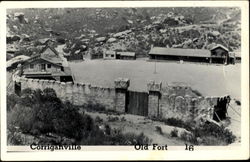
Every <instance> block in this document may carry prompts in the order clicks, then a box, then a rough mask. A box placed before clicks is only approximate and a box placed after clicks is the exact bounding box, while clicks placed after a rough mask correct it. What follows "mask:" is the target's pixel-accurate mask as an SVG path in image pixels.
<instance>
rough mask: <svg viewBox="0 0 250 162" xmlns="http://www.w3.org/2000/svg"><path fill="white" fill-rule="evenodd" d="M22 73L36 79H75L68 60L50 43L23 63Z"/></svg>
mask: <svg viewBox="0 0 250 162" xmlns="http://www.w3.org/2000/svg"><path fill="white" fill-rule="evenodd" d="M21 75H22V76H24V77H26V78H34V79H47V80H57V81H62V82H67V81H73V77H72V74H71V70H70V68H69V66H68V62H67V60H66V59H65V58H64V57H63V56H62V55H60V54H59V53H58V52H57V51H56V50H55V49H54V48H53V47H51V46H49V45H47V46H46V47H45V48H43V49H42V51H41V52H40V53H38V54H36V55H34V56H32V57H31V58H29V59H28V60H26V61H25V62H24V63H23V65H22V67H21Z"/></svg>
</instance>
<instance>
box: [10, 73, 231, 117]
mask: <svg viewBox="0 0 250 162" xmlns="http://www.w3.org/2000/svg"><path fill="white" fill-rule="evenodd" d="M14 78H15V80H14V81H15V82H19V83H21V89H25V88H31V89H41V90H43V89H45V88H53V89H54V90H55V92H56V94H57V96H58V97H59V98H60V99H61V100H62V101H70V102H71V103H73V104H75V105H83V104H88V103H92V104H100V105H102V106H104V107H105V108H106V109H109V110H114V111H117V112H125V111H126V108H125V107H126V101H127V99H126V97H128V96H127V94H128V93H127V91H128V87H129V79H123V78H118V79H117V80H115V81H114V84H115V88H104V87H100V86H93V85H90V84H83V83H72V82H66V83H65V82H59V81H52V80H38V79H27V78H23V77H14ZM147 87H148V116H149V117H156V118H165V119H167V118H177V119H181V120H183V121H189V120H196V119H199V118H206V119H213V118H214V115H215V112H216V111H217V112H220V111H219V109H218V107H220V106H218V101H220V99H221V98H224V99H225V98H226V99H227V98H228V99H229V100H228V101H230V97H229V96H226V97H225V96H223V97H202V96H198V95H197V94H195V93H194V92H193V91H192V89H191V88H190V87H188V86H169V85H167V86H165V87H162V83H156V82H154V81H151V82H149V83H148V85H147ZM139 104H140V103H139ZM225 106H227V105H225ZM225 106H224V107H225ZM217 109H218V110H217ZM223 109H225V110H226V109H227V107H225V108H223ZM223 113H224V110H223ZM225 113H226V111H225ZM225 113H224V114H225ZM142 115H143V114H142ZM219 115H220V114H219Z"/></svg>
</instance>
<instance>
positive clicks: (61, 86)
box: [19, 78, 125, 110]
mask: <svg viewBox="0 0 250 162" xmlns="http://www.w3.org/2000/svg"><path fill="white" fill-rule="evenodd" d="M19 82H21V89H22V90H23V89H25V88H31V89H41V90H43V89H45V88H53V89H54V90H55V92H56V94H57V96H58V98H60V99H61V100H62V101H69V102H71V103H73V104H75V105H83V104H88V103H93V104H101V105H103V106H105V108H106V109H111V110H115V105H117V104H116V103H115V102H116V100H115V98H116V96H119V95H120V94H119V92H116V90H115V88H104V87H98V86H93V85H90V84H82V83H74V84H73V83H72V82H66V83H64V82H59V81H52V80H38V79H27V78H20V79H19ZM119 102H122V101H119ZM123 102H124V103H125V99H124V101H123ZM118 105H119V104H118Z"/></svg>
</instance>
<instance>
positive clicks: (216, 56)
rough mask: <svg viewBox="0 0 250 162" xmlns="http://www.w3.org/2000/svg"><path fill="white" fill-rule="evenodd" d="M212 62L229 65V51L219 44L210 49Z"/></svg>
mask: <svg viewBox="0 0 250 162" xmlns="http://www.w3.org/2000/svg"><path fill="white" fill-rule="evenodd" d="M210 52H211V62H212V63H221V64H223V63H224V64H229V61H230V59H229V50H228V49H227V48H226V47H224V46H223V45H221V44H218V45H216V46H214V47H213V48H211V49H210Z"/></svg>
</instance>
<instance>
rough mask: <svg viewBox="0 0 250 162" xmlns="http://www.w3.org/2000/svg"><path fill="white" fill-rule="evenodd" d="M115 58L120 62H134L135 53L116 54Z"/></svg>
mask: <svg viewBox="0 0 250 162" xmlns="http://www.w3.org/2000/svg"><path fill="white" fill-rule="evenodd" d="M116 57H117V58H119V59H121V60H135V59H136V55H135V52H117V54H116Z"/></svg>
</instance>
